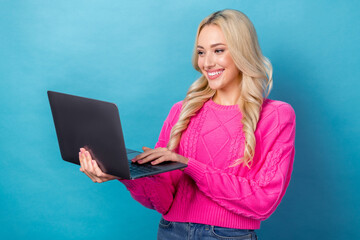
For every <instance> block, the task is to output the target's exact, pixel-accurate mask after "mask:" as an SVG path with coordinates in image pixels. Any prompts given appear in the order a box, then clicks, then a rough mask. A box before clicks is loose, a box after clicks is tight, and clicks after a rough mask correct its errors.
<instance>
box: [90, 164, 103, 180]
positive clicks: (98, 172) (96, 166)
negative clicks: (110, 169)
mask: <svg viewBox="0 0 360 240" xmlns="http://www.w3.org/2000/svg"><path fill="white" fill-rule="evenodd" d="M91 163H92V165H93V168H94V172H95V174H96V176H97V177H99V178H103V177H105V175H106V173H104V172H103V171H102V170H101V168H100V167H99V165H98V164H97V162H96V161H95V160H92V162H91Z"/></svg>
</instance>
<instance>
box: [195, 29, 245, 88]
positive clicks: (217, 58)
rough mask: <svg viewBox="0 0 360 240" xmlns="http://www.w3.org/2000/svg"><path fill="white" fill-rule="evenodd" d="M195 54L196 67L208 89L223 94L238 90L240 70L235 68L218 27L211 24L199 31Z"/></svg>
mask: <svg viewBox="0 0 360 240" xmlns="http://www.w3.org/2000/svg"><path fill="white" fill-rule="evenodd" d="M197 53H198V66H199V68H200V70H201V72H202V73H203V74H204V76H205V77H206V78H207V80H208V82H209V86H210V88H212V89H215V90H220V91H224V92H228V91H231V90H233V89H236V88H238V86H239V83H240V81H241V74H240V70H239V69H238V68H237V67H236V66H235V63H234V61H233V59H232V57H231V55H230V52H229V50H228V47H227V44H226V41H225V37H224V34H223V33H222V31H221V29H220V27H218V26H217V25H214V24H211V25H207V26H205V27H204V28H203V29H202V30H201V32H200V34H199V38H198V42H197Z"/></svg>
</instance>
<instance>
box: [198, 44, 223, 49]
mask: <svg viewBox="0 0 360 240" xmlns="http://www.w3.org/2000/svg"><path fill="white" fill-rule="evenodd" d="M219 45H224V46H226V44H224V43H214V44H211V45H210V47H211V48H214V47H217V46H219ZM197 47H198V48H202V49H204V47H202V46H200V45H197Z"/></svg>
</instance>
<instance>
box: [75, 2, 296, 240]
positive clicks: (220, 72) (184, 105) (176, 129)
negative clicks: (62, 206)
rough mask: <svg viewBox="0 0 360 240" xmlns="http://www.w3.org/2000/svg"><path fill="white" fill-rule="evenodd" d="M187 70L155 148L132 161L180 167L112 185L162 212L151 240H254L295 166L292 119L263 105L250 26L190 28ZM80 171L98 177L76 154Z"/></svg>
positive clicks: (261, 64) (266, 69) (268, 77)
mask: <svg viewBox="0 0 360 240" xmlns="http://www.w3.org/2000/svg"><path fill="white" fill-rule="evenodd" d="M193 65H194V67H195V69H196V70H198V71H199V72H200V73H201V74H202V76H201V77H200V78H199V79H197V80H196V81H195V82H194V83H193V84H192V85H191V86H190V88H189V91H188V93H187V95H186V97H185V99H184V100H183V101H180V102H178V103H175V104H174V105H173V107H172V108H171V110H170V113H169V115H168V117H167V118H166V120H165V122H164V125H163V128H162V130H161V133H160V136H159V140H158V142H157V144H156V146H155V148H154V149H151V148H148V147H143V150H144V152H143V153H141V154H140V155H138V156H137V157H136V158H135V159H133V161H134V162H135V161H136V162H138V163H140V164H143V163H146V162H151V163H152V164H159V163H161V162H163V161H178V162H183V163H186V164H188V166H187V167H186V168H185V169H183V170H175V171H172V172H168V173H163V174H159V175H156V176H152V177H146V178H141V179H137V180H120V179H119V181H121V182H122V183H123V184H125V186H126V187H127V189H128V190H129V191H130V193H131V195H132V196H133V198H134V199H136V200H137V201H139V202H140V203H141V204H143V205H144V206H145V207H148V208H152V209H155V210H156V211H158V212H160V213H161V214H162V218H161V220H160V223H159V230H158V239H172V240H175V239H257V236H256V233H255V230H256V229H259V228H260V223H261V221H264V220H265V219H267V218H269V216H270V215H271V214H272V213H273V212H274V211H275V209H276V207H277V206H278V205H279V203H280V201H281V199H282V197H283V196H284V194H285V191H286V188H287V186H288V184H289V182H290V176H291V173H292V168H293V160H294V154H295V149H294V143H295V113H294V110H293V108H292V107H291V106H290V105H289V104H287V103H285V102H281V101H274V100H270V99H268V98H267V96H268V94H269V92H270V90H271V88H272V66H271V64H270V62H269V60H268V59H267V58H265V57H264V56H263V55H262V53H261V50H260V47H259V44H258V40H257V35H256V32H255V29H254V27H253V25H252V23H251V22H250V20H249V19H248V18H247V17H246V16H245V15H244V14H243V13H241V12H239V11H236V10H228V9H227V10H223V11H218V12H215V13H213V14H211V15H210V16H208V17H206V18H205V19H204V20H203V21H202V22H201V23H200V25H199V28H198V31H197V35H196V41H195V50H194V55H193ZM79 157H80V162H81V168H80V170H81V171H83V172H84V173H86V174H87V175H88V176H89V177H90V178H91V179H92V180H93V181H94V182H104V181H108V180H112V179H116V177H114V176H111V175H108V174H105V173H103V172H101V170H100V168H99V167H98V166H97V164H96V162H95V161H93V160H92V159H91V156H90V154H89V153H87V152H86V151H85V149H80V153H79Z"/></svg>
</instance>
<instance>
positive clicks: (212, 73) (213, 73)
mask: <svg viewBox="0 0 360 240" xmlns="http://www.w3.org/2000/svg"><path fill="white" fill-rule="evenodd" d="M222 72H223V71H218V72H211V73H210V72H209V73H208V74H209V76H215V75H219V74H220V73H222Z"/></svg>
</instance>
